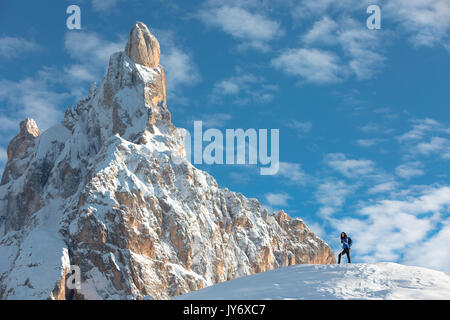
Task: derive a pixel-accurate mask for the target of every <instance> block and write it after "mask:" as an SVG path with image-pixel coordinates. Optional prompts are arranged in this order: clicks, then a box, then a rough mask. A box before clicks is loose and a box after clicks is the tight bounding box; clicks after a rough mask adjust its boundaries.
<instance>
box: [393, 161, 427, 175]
mask: <svg viewBox="0 0 450 320" xmlns="http://www.w3.org/2000/svg"><path fill="white" fill-rule="evenodd" d="M395 174H396V175H397V176H399V177H401V178H404V179H409V178H412V177H418V176H422V175H424V174H425V172H424V170H423V165H422V163H421V162H420V161H410V162H406V163H403V164H401V165H399V166H398V167H397V168H395Z"/></svg>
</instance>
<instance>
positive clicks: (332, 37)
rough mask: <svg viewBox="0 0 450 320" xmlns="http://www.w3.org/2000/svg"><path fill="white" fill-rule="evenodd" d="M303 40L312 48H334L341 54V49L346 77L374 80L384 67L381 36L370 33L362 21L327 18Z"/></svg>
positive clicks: (343, 70)
mask: <svg viewBox="0 0 450 320" xmlns="http://www.w3.org/2000/svg"><path fill="white" fill-rule="evenodd" d="M302 40H303V42H304V44H305V45H307V46H308V47H311V46H325V47H332V48H333V49H335V50H334V52H335V54H337V52H338V50H336V47H337V48H339V49H340V51H341V53H340V60H341V61H345V62H344V63H345V65H343V66H342V72H345V73H344V74H343V76H348V75H350V74H354V75H356V77H357V78H358V79H359V80H362V79H368V78H371V77H372V76H373V75H374V74H375V72H376V71H377V70H378V69H379V67H380V66H381V65H382V64H383V61H384V58H383V56H382V55H381V54H380V51H381V37H380V35H379V33H376V32H373V31H371V30H368V29H367V28H366V27H365V26H364V24H363V23H362V22H361V21H356V20H354V19H352V18H349V17H347V16H346V17H345V18H341V19H340V20H339V21H337V22H336V21H334V20H332V19H330V18H329V17H327V16H325V17H323V18H321V19H320V20H318V21H317V22H316V23H315V24H314V25H313V26H312V28H311V29H310V30H309V31H307V32H306V33H305V34H304V35H303V37H302Z"/></svg>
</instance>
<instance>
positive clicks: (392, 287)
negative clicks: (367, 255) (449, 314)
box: [175, 262, 450, 300]
mask: <svg viewBox="0 0 450 320" xmlns="http://www.w3.org/2000/svg"><path fill="white" fill-rule="evenodd" d="M175 299H180V300H183V299H189V300H223V299H225V300H240V299H249V300H262V299H314V300H319V299H326V300H334V299H401V300H412V299H427V300H428V299H445V300H448V299H450V276H449V275H447V274H445V273H443V272H439V271H434V270H430V269H425V268H419V267H411V266H404V265H400V264H396V263H387V262H384V263H375V264H345V265H296V266H290V267H285V268H280V269H277V270H272V271H267V272H263V273H259V274H255V275H251V276H247V277H242V278H239V279H235V280H231V281H227V282H224V283H219V284H216V285H213V286H211V287H208V288H204V289H202V290H199V291H196V292H191V293H188V294H185V295H182V296H179V297H177V298H175Z"/></svg>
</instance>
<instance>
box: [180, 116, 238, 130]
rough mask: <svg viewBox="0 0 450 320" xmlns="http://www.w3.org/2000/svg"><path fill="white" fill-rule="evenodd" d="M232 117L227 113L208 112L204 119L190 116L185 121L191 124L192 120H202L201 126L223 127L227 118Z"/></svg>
mask: <svg viewBox="0 0 450 320" xmlns="http://www.w3.org/2000/svg"><path fill="white" fill-rule="evenodd" d="M232 118H233V117H232V115H231V114H229V113H212V114H210V113H208V114H207V117H205V118H204V119H201V118H198V117H197V118H195V117H193V118H191V119H190V120H188V121H187V122H186V124H187V125H192V123H193V122H194V121H200V120H201V121H202V125H203V127H209V128H217V127H223V126H224V125H225V124H226V123H227V122H228V121H229V120H231V119H232Z"/></svg>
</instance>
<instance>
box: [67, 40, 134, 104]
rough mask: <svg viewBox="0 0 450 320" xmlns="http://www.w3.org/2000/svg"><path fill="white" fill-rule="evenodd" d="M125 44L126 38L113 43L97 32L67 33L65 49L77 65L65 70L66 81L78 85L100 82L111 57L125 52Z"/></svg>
mask: <svg viewBox="0 0 450 320" xmlns="http://www.w3.org/2000/svg"><path fill="white" fill-rule="evenodd" d="M125 43H126V40H125V37H124V36H122V37H120V39H119V40H118V41H117V42H113V41H108V40H105V39H103V38H101V37H100V36H99V35H98V34H96V33H95V32H67V33H66V35H65V40H64V45H65V49H66V51H67V53H68V54H69V56H70V57H71V58H72V59H74V60H76V61H77V63H74V64H73V65H69V66H67V67H66V68H65V69H64V71H65V73H66V81H67V82H68V83H74V82H75V83H76V82H93V81H94V80H95V79H99V80H100V79H101V77H102V76H103V74H104V73H105V71H106V69H107V67H108V63H109V58H110V57H111V55H112V54H113V53H116V52H119V51H123V50H124V48H125ZM83 85H85V83H84V84H83ZM78 98H81V97H78Z"/></svg>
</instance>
